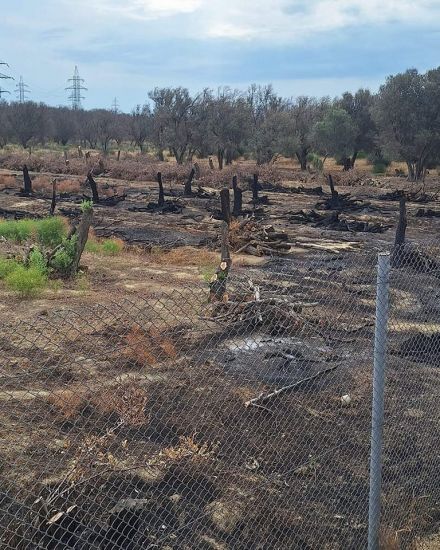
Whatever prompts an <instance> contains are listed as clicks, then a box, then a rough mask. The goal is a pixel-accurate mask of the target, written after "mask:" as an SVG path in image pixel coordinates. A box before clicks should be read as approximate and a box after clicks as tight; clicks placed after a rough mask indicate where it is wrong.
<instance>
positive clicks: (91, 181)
mask: <svg viewBox="0 0 440 550" xmlns="http://www.w3.org/2000/svg"><path fill="white" fill-rule="evenodd" d="M87 181H88V182H89V185H90V188H91V190H92V200H93V203H94V204H98V203H99V194H98V186H97V185H96V181H95V180H94V179H93V176H92V172H89V173H88V174H87Z"/></svg>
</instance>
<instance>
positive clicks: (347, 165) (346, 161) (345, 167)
mask: <svg viewBox="0 0 440 550" xmlns="http://www.w3.org/2000/svg"><path fill="white" fill-rule="evenodd" d="M342 166H343V171H344V172H348V171H349V170H350V169H351V168H352V166H351V158H350V157H346V158H344V159H342Z"/></svg>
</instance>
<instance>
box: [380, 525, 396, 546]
mask: <svg viewBox="0 0 440 550" xmlns="http://www.w3.org/2000/svg"><path fill="white" fill-rule="evenodd" d="M379 548H380V550H400V541H399V536H398V534H397V533H396V532H395V531H393V530H392V529H390V528H388V527H382V528H381V530H380V533H379Z"/></svg>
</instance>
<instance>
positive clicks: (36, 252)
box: [29, 248, 47, 274]
mask: <svg viewBox="0 0 440 550" xmlns="http://www.w3.org/2000/svg"><path fill="white" fill-rule="evenodd" d="M29 267H33V268H35V269H38V271H40V272H41V273H43V274H47V261H46V258H45V257H44V255H43V253H42V252H41V250H40V249H39V248H34V249H33V250H32V251H31V253H30V254H29Z"/></svg>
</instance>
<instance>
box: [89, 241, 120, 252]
mask: <svg viewBox="0 0 440 550" xmlns="http://www.w3.org/2000/svg"><path fill="white" fill-rule="evenodd" d="M123 249H124V243H123V241H121V240H119V239H104V240H103V241H100V242H99V241H93V240H90V239H89V240H88V241H87V243H86V247H85V250H86V252H90V253H91V254H102V255H103V256H116V255H118V254H120V253H121V252H122V251H123Z"/></svg>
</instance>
